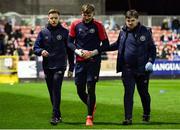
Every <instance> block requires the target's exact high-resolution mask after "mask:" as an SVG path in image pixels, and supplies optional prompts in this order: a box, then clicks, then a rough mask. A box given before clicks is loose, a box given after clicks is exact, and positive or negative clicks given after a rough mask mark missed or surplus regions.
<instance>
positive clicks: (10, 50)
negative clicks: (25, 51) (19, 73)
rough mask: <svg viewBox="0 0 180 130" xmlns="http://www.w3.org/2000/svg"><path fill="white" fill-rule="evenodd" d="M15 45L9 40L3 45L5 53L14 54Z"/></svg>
mask: <svg viewBox="0 0 180 130" xmlns="http://www.w3.org/2000/svg"><path fill="white" fill-rule="evenodd" d="M14 51H15V46H14V44H13V42H12V41H11V40H9V41H8V42H7V44H6V46H5V55H11V56H13V55H14Z"/></svg>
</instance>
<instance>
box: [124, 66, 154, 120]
mask: <svg viewBox="0 0 180 130" xmlns="http://www.w3.org/2000/svg"><path fill="white" fill-rule="evenodd" d="M122 82H123V85H124V91H125V92H124V110H125V119H132V112H133V95H134V90H135V85H136V86H137V90H138V93H139V95H140V98H141V102H142V106H143V115H150V102H151V98H150V94H149V92H148V84H149V73H143V74H142V73H137V72H135V71H133V70H132V69H130V68H124V69H123V71H122Z"/></svg>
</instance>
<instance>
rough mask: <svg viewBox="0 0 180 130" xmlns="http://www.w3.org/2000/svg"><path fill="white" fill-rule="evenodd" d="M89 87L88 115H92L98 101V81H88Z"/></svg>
mask: <svg viewBox="0 0 180 130" xmlns="http://www.w3.org/2000/svg"><path fill="white" fill-rule="evenodd" d="M87 89H88V98H87V105H88V115H89V116H92V115H93V111H94V106H95V103H96V94H95V89H96V82H93V81H92V82H87Z"/></svg>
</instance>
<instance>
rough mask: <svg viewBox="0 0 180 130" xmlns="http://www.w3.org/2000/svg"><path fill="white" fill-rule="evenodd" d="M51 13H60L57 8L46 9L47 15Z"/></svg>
mask: <svg viewBox="0 0 180 130" xmlns="http://www.w3.org/2000/svg"><path fill="white" fill-rule="evenodd" d="M53 13H57V14H58V15H60V12H59V10H58V9H50V10H49V11H48V15H49V14H53Z"/></svg>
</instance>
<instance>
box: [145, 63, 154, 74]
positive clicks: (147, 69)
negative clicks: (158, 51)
mask: <svg viewBox="0 0 180 130" xmlns="http://www.w3.org/2000/svg"><path fill="white" fill-rule="evenodd" d="M145 69H146V71H150V72H151V71H153V64H152V63H151V62H148V63H147V64H146V66H145Z"/></svg>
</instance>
